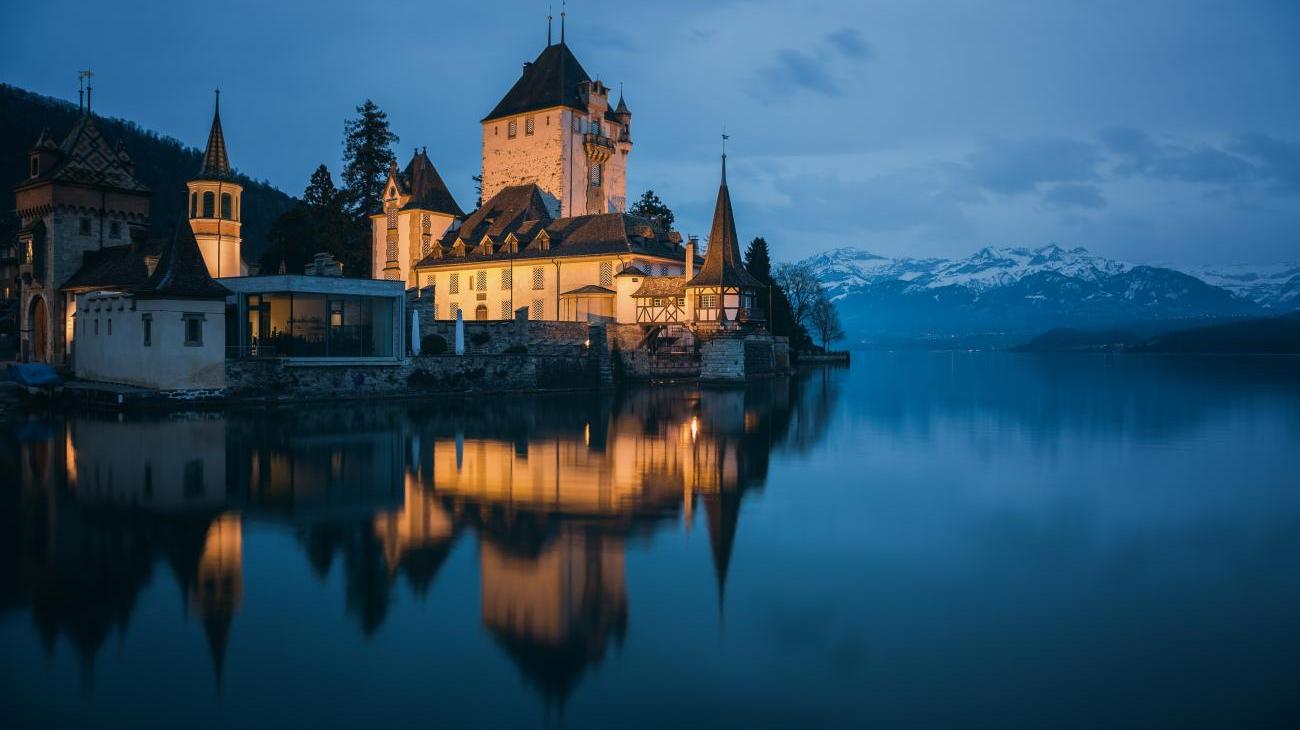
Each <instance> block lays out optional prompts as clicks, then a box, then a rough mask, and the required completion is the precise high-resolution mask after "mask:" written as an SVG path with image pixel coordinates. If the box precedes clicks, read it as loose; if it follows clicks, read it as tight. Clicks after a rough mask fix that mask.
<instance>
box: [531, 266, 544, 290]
mask: <svg viewBox="0 0 1300 730" xmlns="http://www.w3.org/2000/svg"><path fill="white" fill-rule="evenodd" d="M545 284H546V271H545V270H544V269H543V268H542V267H540V266H534V267H533V288H534V289H542V288H545Z"/></svg>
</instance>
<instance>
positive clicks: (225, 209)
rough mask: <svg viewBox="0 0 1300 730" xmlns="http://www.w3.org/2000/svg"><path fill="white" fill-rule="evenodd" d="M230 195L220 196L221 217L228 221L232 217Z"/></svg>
mask: <svg viewBox="0 0 1300 730" xmlns="http://www.w3.org/2000/svg"><path fill="white" fill-rule="evenodd" d="M231 203H232V200H231V197H230V193H222V194H221V217H222V218H225V219H226V220H230V219H231V218H232V217H233V216H234V210H233V208H232V207H231Z"/></svg>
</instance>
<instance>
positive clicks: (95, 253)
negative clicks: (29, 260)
mask: <svg viewBox="0 0 1300 730" xmlns="http://www.w3.org/2000/svg"><path fill="white" fill-rule="evenodd" d="M164 243H165V239H164V238H161V237H158V236H156V235H155V236H151V237H149V238H146V239H144V240H142V241H139V242H136V243H128V244H124V245H121V246H108V247H105V248H101V249H98V250H91V251H86V252H85V253H84V254H83V255H82V262H81V268H79V269H77V271H76V272H75V273H73V274H72V276H70V277H68V280H67V281H65V282H64V283H63V287H62V288H63V290H64V291H93V290H96V289H109V290H114V289H117V290H131V289H137V288H139V287H141V286H144V283H145V282H146V281H148V280H149V268H150V267H149V264H150V259H153V261H155V262H156V261H157V260H158V255H159V253H160V252H161V251H162V248H163V245H164Z"/></svg>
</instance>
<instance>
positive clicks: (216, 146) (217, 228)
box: [187, 91, 248, 278]
mask: <svg viewBox="0 0 1300 730" xmlns="http://www.w3.org/2000/svg"><path fill="white" fill-rule="evenodd" d="M216 94H217V101H216V107H215V109H214V111H213V113H212V130H211V131H210V132H208V146H207V149H205V150H204V151H203V164H202V166H201V167H199V174H198V175H196V176H195V177H194V179H192V180H190V181H189V183H187V185H188V187H189V190H190V228H191V229H192V230H193V231H194V238H195V240H197V241H198V242H199V251H201V252H202V253H203V261H204V263H206V264H207V265H208V274H209V275H210V276H212V277H213V278H219V277H222V276H244V275H246V274H247V273H248V269H247V267H246V266H245V265H244V262H243V258H242V257H241V256H240V249H241V248H242V241H243V239H242V238H241V236H240V223H239V221H240V210H241V203H242V200H241V198H242V197H243V195H244V187H243V186H242V185H240V184H239V183H238V182H236V181H235V178H234V175H233V174H232V173H231V171H230V157H229V155H227V154H226V136H225V134H224V133H222V131H221V92H220V91H217V92H216Z"/></svg>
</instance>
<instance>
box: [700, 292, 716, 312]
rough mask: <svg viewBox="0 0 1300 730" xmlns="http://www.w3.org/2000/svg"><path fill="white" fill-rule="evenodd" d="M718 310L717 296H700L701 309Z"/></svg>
mask: <svg viewBox="0 0 1300 730" xmlns="http://www.w3.org/2000/svg"><path fill="white" fill-rule="evenodd" d="M717 308H718V295H717V294H701V295H700V309H717Z"/></svg>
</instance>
